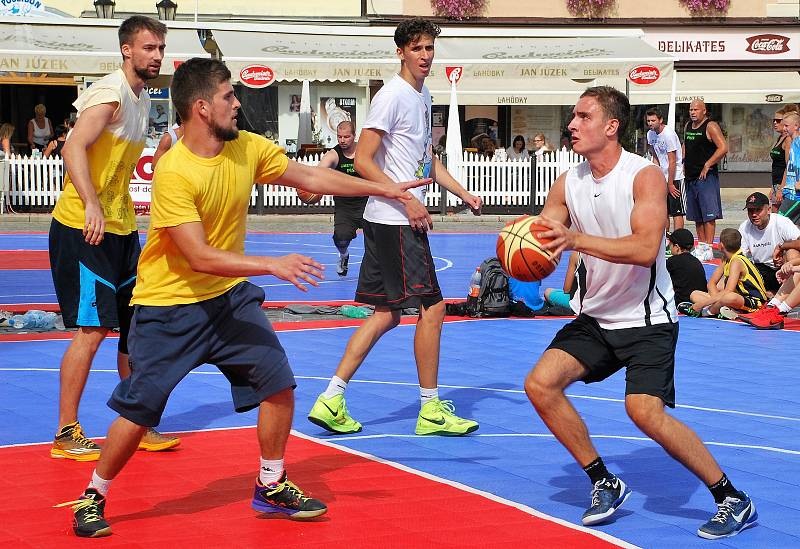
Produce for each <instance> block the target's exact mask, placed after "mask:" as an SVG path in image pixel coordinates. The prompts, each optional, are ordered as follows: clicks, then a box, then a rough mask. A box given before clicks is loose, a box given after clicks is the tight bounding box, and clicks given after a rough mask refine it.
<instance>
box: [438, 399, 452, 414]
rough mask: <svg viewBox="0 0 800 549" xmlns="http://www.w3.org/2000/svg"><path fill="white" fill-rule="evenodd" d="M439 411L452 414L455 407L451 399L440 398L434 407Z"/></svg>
mask: <svg viewBox="0 0 800 549" xmlns="http://www.w3.org/2000/svg"><path fill="white" fill-rule="evenodd" d="M436 408H437V410H439V412H441V413H442V414H444V415H446V416H454V415H455V411H456V407H455V405H454V404H453V401H452V400H440V401H439V405H438V406H437V407H436Z"/></svg>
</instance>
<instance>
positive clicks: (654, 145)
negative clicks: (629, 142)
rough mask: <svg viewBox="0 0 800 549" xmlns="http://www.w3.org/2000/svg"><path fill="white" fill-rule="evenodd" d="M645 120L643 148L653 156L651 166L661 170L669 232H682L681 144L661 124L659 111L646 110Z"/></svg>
mask: <svg viewBox="0 0 800 549" xmlns="http://www.w3.org/2000/svg"><path fill="white" fill-rule="evenodd" d="M646 116H647V118H646V120H647V127H648V128H650V130H649V131H648V132H647V144H648V145H649V146H650V151H651V152H652V154H653V162H655V163H656V165H657V166H659V167H660V168H661V172H662V173H663V174H664V178H665V179H666V180H667V216H668V217H671V218H672V226H673V230H675V229H682V228H683V225H684V221H685V218H686V196H685V194H684V193H685V190H684V187H683V152H682V149H681V141H680V139H678V134H677V133H675V130H673V129H672V128H670V127H669V126H667V125H666V124H664V117H663V116H662V115H661V111H659V110H658V109H656V108H653V109H649V110H648V111H647V114H646ZM667 230H669V226H668V227H667Z"/></svg>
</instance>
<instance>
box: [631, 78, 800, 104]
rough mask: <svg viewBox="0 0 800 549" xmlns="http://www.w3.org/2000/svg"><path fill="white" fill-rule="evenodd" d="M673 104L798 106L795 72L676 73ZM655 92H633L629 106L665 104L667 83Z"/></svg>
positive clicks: (799, 87)
mask: <svg viewBox="0 0 800 549" xmlns="http://www.w3.org/2000/svg"><path fill="white" fill-rule="evenodd" d="M677 74H678V76H677V85H676V94H675V101H676V103H689V102H691V101H692V100H693V99H702V100H703V101H705V102H706V103H743V104H766V103H777V104H781V103H798V102H800V74H798V73H797V71H783V72H781V71H703V72H684V71H678V73H677ZM654 88H655V89H650V90H636V91H635V93H634V94H632V97H631V102H632V103H637V104H660V103H669V95H670V83H669V82H665V83H661V84H659V85H658V86H654Z"/></svg>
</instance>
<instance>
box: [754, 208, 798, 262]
mask: <svg viewBox="0 0 800 549" xmlns="http://www.w3.org/2000/svg"><path fill="white" fill-rule="evenodd" d="M739 232H740V233H741V234H742V253H743V254H744V255H746V256H747V257H749V258H750V259H752V260H753V262H754V263H764V264H765V265H769V266H770V268H772V269H774V268H775V262H774V261H772V252H774V251H775V246H777V245H779V244H783V243H784V242H786V241H787V240H796V239H798V238H800V229H798V228H797V225H795V224H794V223H792V221H791V220H790V219H789V218H788V217H784V216H782V215H779V214H774V213H773V214H769V223H767V226H766V227H764V230H763V231H762V230H761V229H759V228H758V227H756V226H755V225H753V224H752V223H751V222H750V220H749V219H748V220H746V221H743V222H742V224H741V225H739Z"/></svg>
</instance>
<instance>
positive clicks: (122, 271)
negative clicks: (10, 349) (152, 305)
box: [50, 16, 180, 461]
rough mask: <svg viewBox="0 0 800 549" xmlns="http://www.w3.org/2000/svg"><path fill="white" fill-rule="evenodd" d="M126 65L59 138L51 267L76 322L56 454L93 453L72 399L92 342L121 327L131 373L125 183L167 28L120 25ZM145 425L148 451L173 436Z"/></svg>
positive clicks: (120, 364) (131, 226)
mask: <svg viewBox="0 0 800 549" xmlns="http://www.w3.org/2000/svg"><path fill="white" fill-rule="evenodd" d="M118 34H119V44H120V50H121V52H122V59H123V61H122V67H121V68H120V69H118V70H116V71H115V72H113V73H111V74H109V75H107V76H105V77H103V78H101V79H100V80H98V81H97V82H94V83H93V84H92V85H91V86H90V87H89V88H88V89H86V91H85V92H83V93H82V94H81V96H80V97H78V99H77V100H76V101H75V103H74V105H75V108H77V109H78V121H77V123H76V125H75V129H74V130H73V131H72V133H71V135H70V138H69V140H68V141H67V142H66V144H65V145H64V149H63V153H62V154H63V157H64V163H65V164H66V167H67V175H66V177H65V179H64V192H63V193H62V194H61V197H60V198H59V200H58V203H57V204H56V207H55V210H54V211H53V221H52V224H51V226H50V267H51V271H52V274H53V283H54V285H55V288H56V295H57V296H58V304H59V306H60V308H61V314H62V316H63V317H64V325H65V326H68V327H73V326H77V327H78V331H77V332H76V333H75V336H74V337H73V338H72V342H71V343H70V346H69V348H68V349H67V351H66V353H64V357H63V358H62V360H61V390H60V400H59V413H58V432H57V434H56V437H55V441H54V442H53V447H52V448H51V450H50V455H51V456H52V457H54V458H66V459H73V460H76V461H94V460H97V459H98V458H99V457H100V447H99V446H98V445H97V444H95V443H94V442H92V441H91V440H89V439H88V438H86V437H85V436H84V435H83V430H82V428H81V425H80V423H78V405H79V404H80V400H81V394H82V393H83V388H84V386H85V385H86V378H87V377H88V375H89V369H90V368H91V365H92V361H93V360H94V356H95V354H96V353H97V348H98V347H99V346H100V343H102V342H103V339H104V338H105V337H106V334H107V333H108V332H109V330H112V329H114V328H119V331H120V337H119V345H118V354H117V368H118V370H119V374H120V377H122V378H124V377H127V376H129V375H130V367H129V363H128V347H127V340H128V328H129V326H130V320H131V316H132V314H133V309H132V307H131V306H130V299H131V292H132V291H133V286H134V284H135V282H136V263H137V261H138V259H139V252H140V250H141V247H140V245H139V234H138V232H137V230H136V219H135V217H134V212H133V202H132V200H131V196H130V192H129V190H128V184H129V182H130V179H131V174H132V173H133V169H134V167H135V166H136V162H137V161H138V160H139V156H140V155H141V153H142V149H143V148H144V136H145V131H146V129H147V122H148V118H147V117H148V113H149V111H150V96H149V95H148V94H147V90H146V89H145V87H146V84H147V82H148V81H150V80H152V79H153V78H156V77H157V76H158V74H159V71H160V69H161V62H162V60H163V58H164V48H165V36H166V34H167V28H166V27H165V26H164V25H163V24H162V23H161V22H159V21H156V20H155V19H152V18H150V17H143V16H134V17H130V18H128V19H126V20H125V21H123V23H122V24H121V25H120V28H119V33H118ZM179 442H180V440H179V439H178V438H175V437H166V436H163V435H161V434H159V433H157V432H155V431H150V432H148V434H147V437H145V438H144V439H143V441H142V445H141V448H142V449H144V450H151V451H158V450H164V449H167V448H172V447H174V446H177V445H178V444H179Z"/></svg>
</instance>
